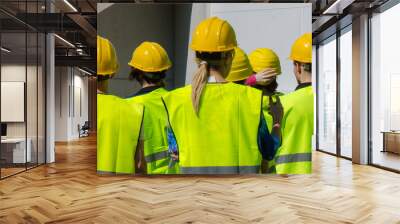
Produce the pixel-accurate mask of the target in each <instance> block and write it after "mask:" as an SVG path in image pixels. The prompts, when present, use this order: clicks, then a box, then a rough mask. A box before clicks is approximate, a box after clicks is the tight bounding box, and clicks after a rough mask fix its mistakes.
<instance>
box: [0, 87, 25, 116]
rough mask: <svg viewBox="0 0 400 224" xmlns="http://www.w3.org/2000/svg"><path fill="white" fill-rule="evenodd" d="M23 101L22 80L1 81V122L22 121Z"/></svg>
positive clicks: (23, 89) (23, 88)
mask: <svg viewBox="0 0 400 224" xmlns="http://www.w3.org/2000/svg"><path fill="white" fill-rule="evenodd" d="M24 102H25V83H24V82H1V122H24Z"/></svg>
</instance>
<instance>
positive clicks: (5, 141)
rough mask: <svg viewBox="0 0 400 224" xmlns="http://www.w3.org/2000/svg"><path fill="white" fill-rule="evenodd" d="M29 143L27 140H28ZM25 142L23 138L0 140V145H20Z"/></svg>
mask: <svg viewBox="0 0 400 224" xmlns="http://www.w3.org/2000/svg"><path fill="white" fill-rule="evenodd" d="M28 141H29V139H28ZM20 142H25V138H5V139H1V143H20Z"/></svg>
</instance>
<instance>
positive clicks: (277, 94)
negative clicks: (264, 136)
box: [263, 92, 284, 173]
mask: <svg viewBox="0 0 400 224" xmlns="http://www.w3.org/2000/svg"><path fill="white" fill-rule="evenodd" d="M283 95H284V94H283V93H281V92H275V93H274V94H272V96H271V97H272V100H273V101H274V102H275V101H276V100H277V99H276V98H277V97H282V96H283ZM269 97H270V96H263V114H264V118H265V120H266V121H267V127H268V131H269V132H270V133H271V132H272V127H273V125H274V121H273V118H272V115H271V114H270V113H269V111H268V110H269V103H270V101H269ZM281 103H282V102H281ZM282 106H283V105H282ZM267 173H275V161H274V160H270V161H268V170H267Z"/></svg>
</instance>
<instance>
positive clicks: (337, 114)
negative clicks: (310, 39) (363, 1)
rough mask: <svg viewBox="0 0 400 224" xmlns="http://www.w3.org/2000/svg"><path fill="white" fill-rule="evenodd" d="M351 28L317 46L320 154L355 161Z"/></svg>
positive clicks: (318, 140)
mask: <svg viewBox="0 0 400 224" xmlns="http://www.w3.org/2000/svg"><path fill="white" fill-rule="evenodd" d="M351 30H352V29H351V25H349V26H347V27H345V28H344V29H342V30H340V31H338V32H336V34H334V35H332V36H330V37H329V38H327V39H325V40H323V41H322V42H320V43H318V47H317V51H318V52H317V55H318V56H317V57H318V58H317V59H316V60H317V63H318V66H317V76H318V77H317V80H318V83H317V85H318V88H317V89H318V92H317V100H318V104H317V105H318V108H317V127H318V128H317V150H318V151H322V152H326V153H329V154H332V155H337V156H340V157H343V158H346V159H351V157H352V148H351V147H352V146H351V142H352V137H351V136H352V100H351V99H352V32H351Z"/></svg>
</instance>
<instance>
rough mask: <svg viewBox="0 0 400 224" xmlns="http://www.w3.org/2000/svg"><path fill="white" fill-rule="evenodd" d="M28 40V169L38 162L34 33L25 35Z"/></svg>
mask: <svg viewBox="0 0 400 224" xmlns="http://www.w3.org/2000/svg"><path fill="white" fill-rule="evenodd" d="M27 38H28V41H27V43H28V46H27V47H28V51H27V52H28V55H27V56H28V57H27V59H28V62H27V80H26V88H27V95H26V104H27V107H26V113H27V131H28V132H27V133H28V138H27V142H28V147H27V149H28V151H29V150H30V153H28V155H29V156H30V158H29V159H28V164H27V166H28V168H30V167H34V166H36V165H37V160H38V153H37V150H38V141H37V140H38V139H37V132H38V117H37V116H38V107H37V105H38V100H37V99H38V92H37V91H38V86H37V84H38V67H37V64H38V56H37V54H38V49H37V46H38V35H37V33H36V32H32V33H27Z"/></svg>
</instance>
